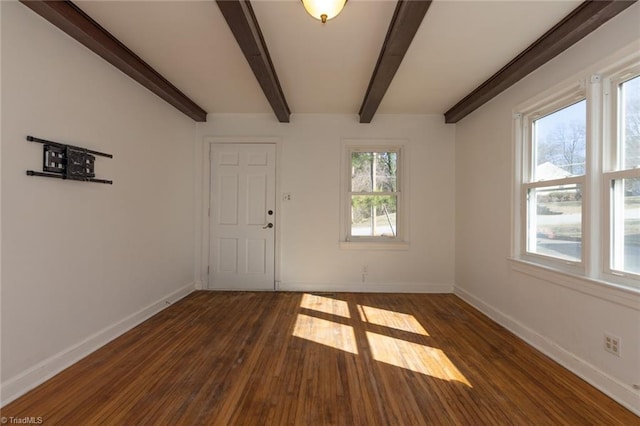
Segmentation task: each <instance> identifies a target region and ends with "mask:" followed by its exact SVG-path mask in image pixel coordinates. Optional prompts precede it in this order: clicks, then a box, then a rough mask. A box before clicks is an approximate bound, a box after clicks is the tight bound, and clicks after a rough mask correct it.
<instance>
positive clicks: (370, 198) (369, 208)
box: [351, 195, 398, 237]
mask: <svg viewBox="0 0 640 426" xmlns="http://www.w3.org/2000/svg"><path fill="white" fill-rule="evenodd" d="M397 203H398V199H397V197H396V196H391V195H352V196H351V235H352V236H369V237H395V236H396V207H397Z"/></svg>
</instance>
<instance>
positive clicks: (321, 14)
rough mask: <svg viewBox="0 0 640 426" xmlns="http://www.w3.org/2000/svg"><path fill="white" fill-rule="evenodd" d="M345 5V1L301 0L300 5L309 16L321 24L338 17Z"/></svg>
mask: <svg viewBox="0 0 640 426" xmlns="http://www.w3.org/2000/svg"><path fill="white" fill-rule="evenodd" d="M346 3H347V0H302V5H303V6H304V8H305V9H306V10H307V12H308V13H309V15H311V16H313V17H314V18H316V19H318V20H319V21H322V23H323V24H324V23H326V22H327V21H328V20H329V19H331V18H335V17H336V16H338V14H339V13H340V12H342V8H343V7H344V5H345V4H346Z"/></svg>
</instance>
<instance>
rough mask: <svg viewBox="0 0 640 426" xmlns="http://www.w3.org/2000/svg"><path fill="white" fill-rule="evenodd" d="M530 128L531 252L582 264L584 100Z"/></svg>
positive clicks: (534, 120) (540, 118)
mask: <svg viewBox="0 0 640 426" xmlns="http://www.w3.org/2000/svg"><path fill="white" fill-rule="evenodd" d="M538 115H539V114H535V115H534V116H533V117H532V119H531V123H530V128H529V129H528V131H529V132H530V134H529V135H528V136H529V140H530V146H529V150H530V152H531V157H530V160H531V164H530V165H529V167H528V170H529V173H528V176H527V182H526V184H525V185H524V189H525V191H526V192H525V197H526V200H527V204H528V205H527V208H526V215H527V218H526V219H527V228H526V229H527V233H526V247H527V252H528V253H534V254H537V255H542V256H547V257H550V258H555V259H563V260H565V261H570V262H575V263H578V264H579V263H581V262H582V233H583V229H582V228H583V221H582V216H583V214H582V209H583V206H582V192H583V187H584V182H585V160H586V100H584V99H582V100H580V101H578V102H575V103H573V104H571V105H567V106H564V105H563V106H562V107H561V108H560V109H557V110H552V111H550V112H548V113H546V114H545V115H542V114H540V116H538Z"/></svg>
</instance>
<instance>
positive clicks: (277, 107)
mask: <svg viewBox="0 0 640 426" xmlns="http://www.w3.org/2000/svg"><path fill="white" fill-rule="evenodd" d="M216 2H217V3H218V7H219V8H220V11H221V12H222V15H223V16H224V18H225V19H226V20H227V24H229V28H231V32H233V35H234V36H235V38H236V40H237V42H238V45H239V46H240V49H242V53H244V56H245V58H246V59H247V62H249V66H250V67H251V70H253V73H254V74H255V76H256V78H257V79H258V83H259V84H260V87H262V91H263V92H264V95H265V96H266V97H267V101H269V104H270V105H271V108H272V109H273V112H274V113H275V114H276V117H278V120H279V121H280V122H281V123H288V122H289V116H290V115H291V111H290V110H289V105H287V100H286V99H285V97H284V92H283V91H282V87H281V86H280V81H279V80H278V75H277V74H276V70H275V68H274V67H273V63H272V62H271V56H269V49H267V44H266V43H265V41H264V37H263V36H262V31H261V30H260V25H259V24H258V20H257V19H256V16H255V13H254V12H253V8H252V7H251V3H250V2H249V0H216Z"/></svg>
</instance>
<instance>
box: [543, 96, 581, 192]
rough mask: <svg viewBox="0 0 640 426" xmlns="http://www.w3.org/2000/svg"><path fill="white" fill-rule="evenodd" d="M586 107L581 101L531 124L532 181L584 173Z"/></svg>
mask: <svg viewBox="0 0 640 426" xmlns="http://www.w3.org/2000/svg"><path fill="white" fill-rule="evenodd" d="M586 105H587V101H586V100H583V101H580V102H577V103H575V104H573V105H570V106H568V107H566V108H563V109H561V110H559V111H556V112H553V113H551V114H549V115H546V116H544V117H542V118H540V119H538V120H535V121H534V122H533V150H534V152H533V154H534V158H535V165H536V167H535V170H534V176H533V178H534V180H535V181H541V180H552V179H560V178H564V177H569V176H581V175H583V174H584V172H585V158H586V137H585V135H586Z"/></svg>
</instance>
